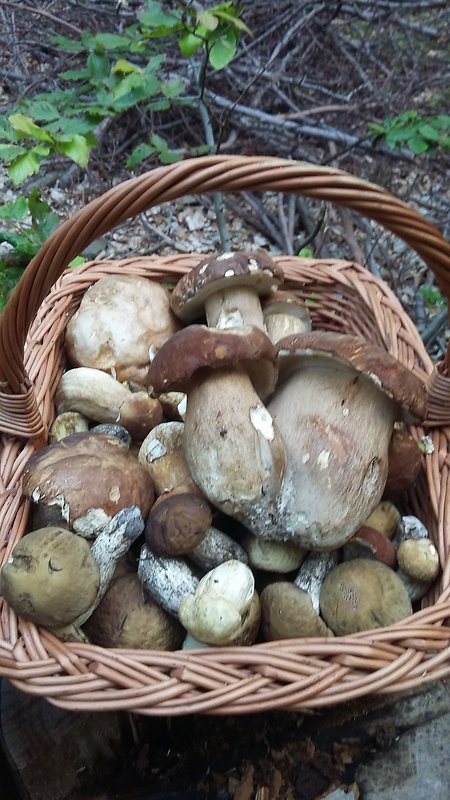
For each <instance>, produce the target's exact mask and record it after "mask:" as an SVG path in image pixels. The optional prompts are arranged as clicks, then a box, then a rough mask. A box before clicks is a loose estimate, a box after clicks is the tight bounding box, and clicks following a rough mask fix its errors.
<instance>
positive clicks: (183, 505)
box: [145, 492, 212, 556]
mask: <svg viewBox="0 0 450 800" xmlns="http://www.w3.org/2000/svg"><path fill="white" fill-rule="evenodd" d="M211 522H212V511H211V507H210V505H209V503H208V502H207V500H205V499H204V498H203V497H199V495H198V494H190V493H188V492H180V493H179V492H169V493H168V494H163V495H161V496H160V497H158V499H157V500H156V502H155V503H154V505H153V507H152V509H151V511H150V514H149V515H148V517H147V521H146V523H145V541H146V542H147V544H148V546H149V548H150V550H152V552H153V553H156V554H157V555H160V556H178V555H185V554H189V553H190V552H191V551H192V550H194V548H195V547H197V546H198V545H199V544H200V543H201V541H202V540H203V539H204V538H205V536H206V534H207V532H208V530H209V528H210V526H211Z"/></svg>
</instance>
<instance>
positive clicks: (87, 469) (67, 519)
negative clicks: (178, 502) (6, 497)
mask: <svg viewBox="0 0 450 800" xmlns="http://www.w3.org/2000/svg"><path fill="white" fill-rule="evenodd" d="M23 492H24V494H25V495H26V496H27V497H29V498H31V499H32V500H33V501H34V503H35V504H36V505H37V509H38V511H39V518H40V519H43V520H44V522H43V524H64V525H66V526H68V527H69V528H70V529H72V530H74V531H75V532H76V533H80V534H81V535H84V536H87V537H91V536H94V535H95V533H96V531H97V530H98V529H99V528H101V527H103V525H105V524H106V523H107V522H108V521H109V520H110V519H111V517H113V516H114V515H115V514H117V512H118V511H121V509H123V508H127V507H128V506H135V505H136V506H138V507H139V508H140V510H141V513H142V516H143V517H144V519H145V517H146V516H147V514H148V512H149V510H150V508H151V505H152V503H153V495H154V492H153V483H152V479H151V477H150V475H149V473H148V472H147V470H146V469H145V468H144V467H143V466H141V464H139V463H138V461H137V460H136V459H135V458H134V457H133V455H132V454H131V453H130V452H129V450H128V447H127V446H126V445H125V444H124V443H123V442H121V441H120V440H119V439H118V438H117V437H115V436H106V435H104V434H90V433H75V434H73V435H72V436H67V437H66V438H65V439H62V440H61V441H59V442H57V443H56V444H53V445H49V446H48V447H44V448H43V449H42V450H38V451H37V452H36V453H34V454H33V455H32V456H31V458H30V459H29V461H28V463H27V464H26V466H25V470H24V478H23Z"/></svg>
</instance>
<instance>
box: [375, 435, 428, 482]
mask: <svg viewBox="0 0 450 800" xmlns="http://www.w3.org/2000/svg"><path fill="white" fill-rule="evenodd" d="M421 461H422V454H421V452H420V450H419V446H418V444H417V442H416V440H415V439H414V437H413V436H412V435H411V434H410V432H409V431H408V428H407V427H406V426H405V425H404V424H402V423H395V426H394V431H393V433H392V437H391V441H390V442H389V450H388V474H387V478H386V485H385V487H384V494H385V495H386V496H387V497H390V496H392V495H397V494H399V493H400V492H402V491H403V490H404V489H407V488H408V486H411V484H412V483H413V482H414V481H415V479H416V478H417V476H418V474H419V471H420V465H421Z"/></svg>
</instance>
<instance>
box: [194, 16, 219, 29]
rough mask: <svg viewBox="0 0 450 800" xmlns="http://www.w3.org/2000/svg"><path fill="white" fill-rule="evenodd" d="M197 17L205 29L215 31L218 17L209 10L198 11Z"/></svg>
mask: <svg viewBox="0 0 450 800" xmlns="http://www.w3.org/2000/svg"><path fill="white" fill-rule="evenodd" d="M197 19H198V22H199V24H200V25H203V27H204V28H206V30H207V31H215V30H216V28H217V26H218V24H219V17H218V16H216V14H213V13H212V12H211V11H199V12H198V13H197Z"/></svg>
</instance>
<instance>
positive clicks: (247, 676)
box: [0, 156, 450, 716]
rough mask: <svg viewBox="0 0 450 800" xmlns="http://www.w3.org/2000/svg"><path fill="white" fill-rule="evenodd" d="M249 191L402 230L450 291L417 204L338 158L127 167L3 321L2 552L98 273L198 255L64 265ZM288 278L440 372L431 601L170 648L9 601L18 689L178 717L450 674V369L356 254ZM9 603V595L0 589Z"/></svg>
mask: <svg viewBox="0 0 450 800" xmlns="http://www.w3.org/2000/svg"><path fill="white" fill-rule="evenodd" d="M242 189H252V190H274V191H283V192H295V193H298V194H302V195H306V196H308V197H314V198H320V199H322V200H329V201H333V202H334V203H337V204H339V205H343V206H347V207H349V208H351V209H354V210H356V211H358V212H360V213H361V214H363V215H364V216H366V217H369V218H371V219H373V220H376V221H378V222H379V223H381V224H382V225H384V226H385V227H386V228H387V229H389V230H391V231H393V232H394V233H395V234H397V235H398V236H399V237H400V238H402V239H403V240H404V241H405V242H407V243H408V244H409V245H410V246H411V247H412V248H413V249H414V250H416V251H417V253H419V255H420V256H421V257H422V258H423V260H424V261H425V262H426V263H427V264H428V266H429V267H430V268H431V269H432V270H433V272H434V273H435V275H436V278H437V280H438V282H439V285H440V286H441V288H442V290H443V291H444V293H445V294H446V295H447V296H448V294H449V291H450V245H449V244H448V243H447V242H446V241H445V240H444V239H443V238H442V236H441V235H440V233H439V231H438V230H437V229H436V228H435V227H433V226H432V225H431V224H429V223H428V222H426V221H425V220H424V219H423V218H422V217H421V216H420V215H419V214H418V213H417V212H415V211H414V210H412V209H411V208H409V207H408V206H407V205H405V204H403V203H401V202H400V201H399V200H397V199H396V198H395V197H393V196H392V195H390V194H388V193H386V192H385V191H384V190H382V189H381V188H379V187H378V186H376V185H373V184H369V183H366V182H364V181H361V180H358V179H357V178H354V177H352V176H351V175H349V174H347V173H344V172H340V171H338V170H334V169H329V168H324V167H316V166H313V165H309V164H305V163H298V162H292V161H285V160H282V159H278V158H256V157H234V156H210V157H209V156H207V157H204V158H198V159H190V160H186V161H183V162H181V163H178V164H175V165H170V166H168V167H161V168H158V169H154V170H152V171H151V172H148V173H146V174H144V175H142V176H141V177H138V178H135V179H132V180H129V181H126V182H125V183H122V184H120V185H118V186H116V187H115V188H113V189H111V190H110V191H109V192H107V193H106V194H104V195H103V196H102V197H100V198H98V199H97V200H94V201H93V202H91V203H90V204H89V205H88V206H86V207H85V208H84V209H82V210H81V211H79V212H78V213H77V214H75V215H74V216H73V217H71V218H70V219H68V220H67V221H66V222H65V223H64V224H63V225H61V226H60V227H59V228H58V230H57V231H56V232H55V233H54V234H53V235H52V236H51V237H50V238H49V240H48V241H47V242H46V243H45V245H44V246H43V247H42V249H41V250H40V252H39V253H38V255H37V256H36V257H35V258H34V259H33V261H32V262H31V263H30V264H29V266H28V268H27V270H26V272H25V274H24V276H23V278H22V280H21V282H20V284H19V285H18V287H17V289H16V291H15V293H14V295H13V296H12V297H11V299H10V301H9V303H8V305H7V307H6V309H5V312H4V314H3V317H2V319H1V322H0V382H1V384H0V386H1V389H2V391H1V393H0V431H2V432H3V436H2V438H1V445H0V465H1V476H0V481H1V483H0V490H1V495H0V498H1V499H0V531H1V533H0V556H1V563H2V564H3V563H4V562H5V561H6V559H7V558H8V556H9V553H10V551H11V549H12V547H13V546H14V544H15V543H16V541H17V540H18V538H19V537H20V536H21V535H23V533H24V531H25V530H26V524H27V514H28V505H27V502H26V501H24V499H23V497H22V495H21V476H22V471H23V468H24V465H25V463H26V461H27V460H28V458H29V456H30V455H31V454H32V452H33V451H34V449H35V448H37V447H39V446H42V444H43V443H44V442H45V436H46V431H47V430H48V427H49V424H50V423H51V421H52V418H53V414H54V409H53V396H54V393H55V389H56V386H57V384H58V381H59V378H60V375H61V373H62V370H63V367H64V353H63V335H62V334H63V332H64V327H65V325H66V323H67V320H68V318H69V317H70V315H71V314H72V313H73V311H74V309H75V308H76V307H77V305H78V304H79V302H80V299H81V296H82V294H83V292H84V291H85V290H86V289H87V287H88V286H89V285H90V284H91V283H93V282H94V281H96V280H97V279H98V278H100V277H101V276H103V275H106V274H111V273H118V272H122V271H126V272H127V273H130V274H138V275H147V276H149V277H152V278H154V279H157V280H163V281H164V282H165V283H168V284H170V283H173V282H174V281H175V280H177V279H178V277H179V276H180V275H181V274H182V273H184V272H185V271H187V270H188V269H190V268H191V267H192V266H193V265H194V264H195V263H197V261H198V260H199V256H198V255H195V254H193V255H189V256H180V255H176V256H173V257H170V258H161V257H151V258H144V257H142V258H133V259H128V260H124V261H120V262H119V261H101V262H100V261H99V262H91V263H89V264H85V265H84V266H83V267H81V268H79V269H77V270H71V271H70V272H66V273H65V274H64V275H63V276H62V277H60V275H61V274H62V273H63V270H64V269H65V267H66V266H67V264H68V263H69V262H70V261H71V260H72V259H73V258H74V257H75V256H77V255H79V253H80V252H81V251H82V250H83V249H84V248H85V247H86V246H87V245H88V244H89V243H90V242H92V241H93V240H94V239H96V238H98V237H99V236H101V235H103V234H104V233H105V232H107V231H109V230H110V229H112V228H113V227H114V226H116V225H118V224H120V223H122V222H123V221H124V220H126V219H127V218H129V217H132V216H134V215H136V214H138V213H140V212H142V211H144V210H145V209H148V208H150V207H151V206H152V205H154V204H159V203H162V202H164V201H171V200H173V199H175V198H177V197H180V196H182V195H184V194H186V193H189V194H192V193H200V192H211V191H214V190H221V191H227V192H228V191H239V190H242ZM278 261H279V263H280V264H281V266H282V267H283V269H284V270H285V274H286V278H287V284H288V286H290V287H294V288H295V289H296V290H298V292H299V293H300V294H301V295H302V296H304V297H306V298H308V300H309V307H310V309H311V311H312V316H313V320H314V324H315V326H316V327H322V328H327V329H330V330H338V331H345V332H351V333H354V334H360V335H362V336H363V337H366V338H368V339H369V340H370V341H373V342H377V343H378V344H380V345H381V346H383V347H385V348H386V350H388V351H389V352H390V353H392V355H394V356H395V357H396V358H398V359H399V360H400V361H402V362H403V363H404V364H405V365H407V366H408V367H409V368H411V369H412V370H414V372H416V373H417V374H418V375H419V376H421V377H422V378H423V379H424V380H426V381H428V386H429V390H430V403H429V414H428V419H427V421H426V423H425V424H424V426H423V427H422V428H416V429H414V430H413V433H414V435H415V436H416V437H418V438H420V437H422V436H423V435H424V433H427V434H428V435H429V436H430V438H431V440H432V442H433V445H434V451H433V453H430V454H429V455H426V456H424V457H423V467H422V471H421V474H420V477H419V480H418V481H417V483H416V484H415V486H414V489H413V490H412V491H411V492H410V493H409V496H408V498H407V509H408V511H409V513H413V514H416V515H417V516H419V517H420V518H421V519H422V521H423V522H424V523H425V524H426V525H427V527H428V528H429V530H430V533H431V535H432V537H433V539H434V541H435V544H436V546H437V548H438V550H439V554H440V559H441V567H442V570H441V574H440V578H439V581H438V582H436V585H435V586H434V587H433V590H432V591H431V592H430V594H429V595H428V597H427V599H426V607H425V608H423V609H422V610H421V611H418V612H417V613H415V614H413V615H412V616H411V617H409V618H408V619H405V620H403V621H402V622H400V623H397V624H396V625H392V626H391V627H389V628H383V629H377V630H374V631H370V632H364V633H360V634H356V635H353V636H346V637H336V638H334V639H295V640H288V641H283V642H271V643H266V644H261V645H254V646H252V647H228V648H208V649H204V650H195V651H190V652H187V651H178V652H160V651H144V650H122V649H121V650H119V649H114V650H113V649H105V648H101V647H97V646H94V645H87V644H82V643H63V642H61V641H59V640H58V639H57V638H55V636H53V635H52V634H50V633H49V632H48V631H46V630H45V629H42V628H38V627H36V626H35V625H33V624H31V623H28V622H25V621H24V620H22V619H20V618H17V616H16V615H15V614H14V613H13V612H12V610H11V609H10V608H9V607H8V606H7V604H6V603H3V606H2V607H1V616H0V676H5V677H7V678H9V679H10V680H11V682H12V683H13V684H14V685H15V686H17V687H18V688H20V689H21V690H23V691H25V692H28V693H30V694H34V695H38V696H42V697H45V698H47V699H48V700H49V701H50V702H52V703H54V704H55V705H58V706H61V707H63V708H66V709H74V710H89V711H94V710H113V709H128V710H131V711H134V712H138V713H142V714H148V715H161V716H171V715H180V714H188V713H206V714H246V713H250V712H256V711H265V710H270V709H276V708H278V709H280V708H286V709H301V708H304V707H308V708H319V707H324V706H329V705H332V704H335V703H339V702H343V701H347V700H351V699H354V698H357V697H360V696H362V695H366V694H373V693H383V692H399V691H402V690H406V689H411V688H414V687H419V686H421V685H422V684H425V683H426V682H428V681H432V680H436V679H438V678H442V677H444V676H446V675H449V674H450V628H449V626H448V620H447V617H450V587H449V584H450V560H449V558H448V551H449V540H450V511H449V510H448V508H449V503H448V494H449V492H450V479H449V466H450V456H449V451H450V427H446V426H450V403H449V396H450V379H447V378H446V377H445V375H446V373H447V364H446V363H442V364H440V365H437V366H436V367H434V368H433V365H432V363H431V361H430V359H429V357H428V355H427V353H426V351H425V349H424V347H423V344H422V342H421V339H420V336H419V334H418V332H417V331H416V329H415V327H414V325H413V324H412V322H411V321H410V319H409V318H408V316H407V315H406V314H405V312H404V311H403V309H402V307H401V306H400V304H399V302H398V301H397V300H396V298H395V297H394V296H393V294H392V293H391V291H390V290H389V289H388V287H387V286H385V285H384V284H383V282H381V281H380V280H378V279H376V278H375V277H373V275H371V274H370V273H368V272H366V271H365V270H364V269H363V268H362V267H360V266H358V265H356V264H353V263H349V262H345V261H323V260H321V261H318V260H313V259H311V260H305V259H300V258H291V257H282V258H279V259H278ZM1 602H2V601H1V600H0V603H1Z"/></svg>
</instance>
